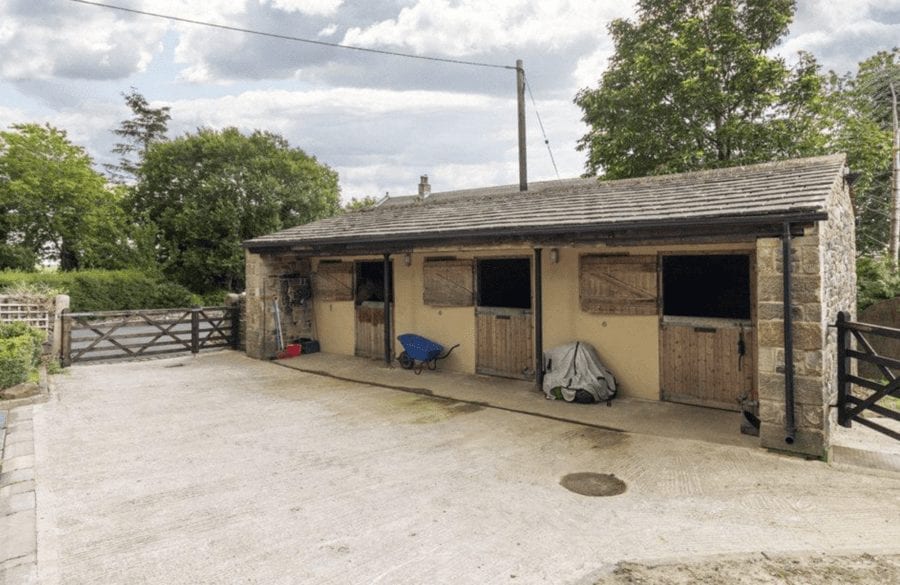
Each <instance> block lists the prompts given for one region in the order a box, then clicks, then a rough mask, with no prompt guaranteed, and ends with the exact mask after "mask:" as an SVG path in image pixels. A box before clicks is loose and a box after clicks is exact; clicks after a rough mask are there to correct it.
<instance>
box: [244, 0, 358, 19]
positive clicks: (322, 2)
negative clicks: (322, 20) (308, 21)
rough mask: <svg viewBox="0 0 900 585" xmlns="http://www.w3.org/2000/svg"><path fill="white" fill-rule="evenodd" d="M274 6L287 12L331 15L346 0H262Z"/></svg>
mask: <svg viewBox="0 0 900 585" xmlns="http://www.w3.org/2000/svg"><path fill="white" fill-rule="evenodd" d="M261 3H262V4H270V5H271V6H272V7H273V8H277V9H279V10H283V11H285V12H300V13H302V14H306V15H309V16H329V15H331V14H334V13H335V11H337V9H338V8H340V6H341V4H343V3H344V0H261Z"/></svg>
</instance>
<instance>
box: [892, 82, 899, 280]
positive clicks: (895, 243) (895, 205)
mask: <svg viewBox="0 0 900 585" xmlns="http://www.w3.org/2000/svg"><path fill="white" fill-rule="evenodd" d="M890 86H891V100H892V104H893V114H894V145H893V148H892V149H891V160H892V162H893V164H892V167H893V173H891V177H892V179H891V248H890V250H891V262H892V263H893V264H894V267H895V268H896V267H897V252H898V250H900V124H898V123H897V91H896V89H895V88H894V82H893V81H892V82H891V83H890Z"/></svg>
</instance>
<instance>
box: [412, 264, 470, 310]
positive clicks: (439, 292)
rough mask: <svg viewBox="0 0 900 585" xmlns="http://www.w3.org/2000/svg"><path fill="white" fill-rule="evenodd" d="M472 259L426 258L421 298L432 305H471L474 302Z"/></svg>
mask: <svg viewBox="0 0 900 585" xmlns="http://www.w3.org/2000/svg"><path fill="white" fill-rule="evenodd" d="M474 266H475V264H474V262H473V261H472V260H426V261H425V268H424V280H425V287H424V290H423V291H422V300H423V301H424V303H425V304H426V305H431V306H433V307H471V306H472V305H473V304H475V295H474V292H473V291H474V290H475V276H474V274H475V269H474Z"/></svg>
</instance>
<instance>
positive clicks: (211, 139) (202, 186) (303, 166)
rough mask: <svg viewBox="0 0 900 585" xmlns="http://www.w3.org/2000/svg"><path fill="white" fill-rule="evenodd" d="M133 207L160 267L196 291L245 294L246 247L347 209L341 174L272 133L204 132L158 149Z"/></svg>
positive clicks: (143, 172)
mask: <svg viewBox="0 0 900 585" xmlns="http://www.w3.org/2000/svg"><path fill="white" fill-rule="evenodd" d="M131 207H132V208H133V209H134V210H135V211H136V212H137V214H138V215H139V217H141V218H142V219H143V221H144V222H146V223H150V222H152V223H153V224H154V225H155V226H156V229H157V246H156V249H157V253H158V260H159V262H160V263H161V264H162V266H163V269H164V271H165V272H166V273H168V274H169V275H170V276H172V277H173V278H174V279H175V280H177V281H178V282H180V283H182V284H184V285H185V286H187V287H188V288H190V289H191V290H193V291H195V292H200V293H202V292H206V291H210V290H216V289H222V288H225V289H228V290H241V287H242V286H243V282H244V254H243V250H242V248H241V242H243V241H244V240H247V239H249V238H252V237H255V236H259V235H262V234H265V233H268V232H272V231H275V230H278V229H282V228H286V227H291V226H295V225H300V224H302V223H306V222H309V221H313V220H315V219H319V218H322V217H327V216H330V215H334V214H335V213H337V212H338V211H339V210H340V196H339V188H338V177H337V173H335V172H334V171H333V170H331V169H330V168H329V167H327V166H325V165H323V164H321V163H319V162H317V161H316V159H315V158H313V157H311V156H308V155H307V154H306V153H304V152H303V151H302V150H300V149H299V148H292V147H291V146H290V145H289V144H288V142H287V140H285V139H284V138H282V137H281V136H279V135H277V134H273V133H269V132H262V131H255V132H253V133H252V134H250V135H245V134H242V133H241V132H240V131H238V130H237V129H236V128H227V129H225V130H221V131H217V130H210V129H200V130H198V131H197V132H196V133H194V134H187V135H185V136H182V137H180V138H177V139H175V140H171V141H169V142H161V143H156V144H153V145H151V146H150V148H149V149H148V151H147V153H146V156H145V158H144V162H143V164H142V165H141V167H140V169H139V170H138V183H137V185H136V187H135V189H134V191H133V194H132V196H131Z"/></svg>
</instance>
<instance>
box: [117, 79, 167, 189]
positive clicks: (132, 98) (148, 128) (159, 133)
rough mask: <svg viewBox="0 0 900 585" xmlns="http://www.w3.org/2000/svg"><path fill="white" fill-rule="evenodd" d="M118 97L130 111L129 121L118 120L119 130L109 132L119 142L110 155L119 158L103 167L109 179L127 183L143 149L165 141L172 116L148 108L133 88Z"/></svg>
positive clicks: (148, 103)
mask: <svg viewBox="0 0 900 585" xmlns="http://www.w3.org/2000/svg"><path fill="white" fill-rule="evenodd" d="M122 97H123V98H125V104H126V105H127V106H128V108H129V109H130V110H131V117H130V118H128V119H127V120H122V123H121V124H120V125H119V127H118V128H116V129H115V130H113V134H115V135H116V136H119V137H120V138H121V139H122V141H121V142H118V143H116V145H115V146H114V147H113V152H114V153H116V154H118V155H119V157H120V158H119V162H118V164H107V165H105V166H106V169H107V170H108V171H109V172H110V173H111V174H112V176H113V179H115V180H116V181H118V182H129V181H132V180H133V179H134V178H135V175H136V173H137V169H138V167H140V165H141V161H143V160H144V156H145V155H146V154H147V149H148V148H150V146H151V145H152V144H155V143H157V142H162V141H164V140H165V139H166V132H167V131H168V127H169V120H170V119H171V118H172V116H171V115H170V114H169V110H170V109H171V108H169V107H168V106H164V107H160V108H152V107H150V102H148V101H147V98H145V97H144V96H143V95H142V94H140V93H139V92H138V90H137V89H135V88H133V87H132V88H131V90H130V91H129V92H128V93H123V94H122Z"/></svg>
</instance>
